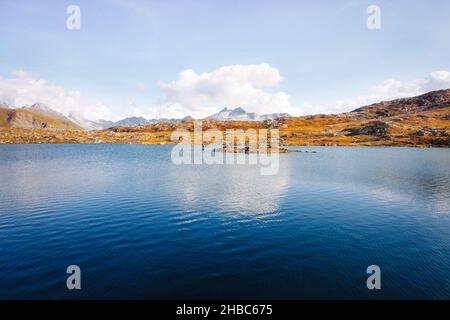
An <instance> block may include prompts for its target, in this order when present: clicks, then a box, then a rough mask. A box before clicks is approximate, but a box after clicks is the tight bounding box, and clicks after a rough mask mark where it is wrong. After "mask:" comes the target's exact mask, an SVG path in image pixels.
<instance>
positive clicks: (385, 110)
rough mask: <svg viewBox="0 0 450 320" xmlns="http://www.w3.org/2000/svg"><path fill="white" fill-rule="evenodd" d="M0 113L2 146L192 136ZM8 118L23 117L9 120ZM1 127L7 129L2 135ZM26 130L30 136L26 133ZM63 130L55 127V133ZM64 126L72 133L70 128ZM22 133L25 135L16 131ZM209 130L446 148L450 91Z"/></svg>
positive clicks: (162, 127)
mask: <svg viewBox="0 0 450 320" xmlns="http://www.w3.org/2000/svg"><path fill="white" fill-rule="evenodd" d="M0 110H2V111H1V112H2V113H0V143H36V142H48V143H54V142H80V143H92V142H97V143H99V142H100V143H104V142H107V143H117V142H120V143H172V142H171V140H170V136H171V133H172V132H173V131H174V130H175V129H177V128H182V129H187V130H193V120H192V119H185V120H183V121H176V122H171V121H165V122H158V123H151V124H146V125H141V126H128V125H126V126H117V127H114V128H110V129H106V130H97V131H69V130H60V131H55V130H51V129H52V128H54V127H55V124H53V123H51V122H50V121H49V120H46V121H44V119H42V117H43V115H42V114H39V117H37V116H36V115H34V114H33V115H29V114H27V115H26V116H25V115H22V113H24V112H28V113H32V112H34V111H32V110H23V109H15V110H11V109H6V108H3V109H1V108H0ZM11 112H16V113H17V112H19V113H21V115H20V116H19V117H16V116H14V115H13V116H12V117H10V116H9V115H11ZM5 114H6V116H5ZM15 117H16V118H15ZM24 117H25V118H26V120H23V118H24ZM33 117H34V118H33ZM36 117H37V118H36ZM10 118H11V119H10ZM21 119H22V120H21ZM51 119H54V117H51ZM59 121H61V120H59ZM5 123H6V127H7V128H3V129H2V128H1V127H5ZM12 124H13V125H12ZM30 124H31V128H33V129H32V130H30V129H29V128H30ZM61 125H62V124H61V123H60V122H58V127H59V128H60V127H61ZM65 125H68V126H70V127H71V128H73V125H74V124H73V123H72V124H70V123H68V124H67V123H66V124H65ZM24 127H28V129H20V130H19V129H14V128H24ZM34 128H40V129H34ZM211 128H216V129H218V130H221V131H225V130H226V129H238V128H241V129H244V130H245V129H250V128H255V129H258V128H267V129H272V128H277V129H279V132H280V138H281V143H282V144H284V145H312V146H335V145H336V146H417V147H450V90H441V91H435V92H430V93H427V94H424V95H421V96H417V97H413V98H405V99H398V100H393V101H387V102H380V103H376V104H372V105H369V106H365V107H362V108H358V109H356V110H354V111H352V112H347V113H342V114H334V115H312V116H303V117H280V118H277V119H268V120H264V121H242V120H240V121H232V120H231V121H230V120H218V119H207V120H203V129H204V130H207V129H211ZM75 130H76V129H75Z"/></svg>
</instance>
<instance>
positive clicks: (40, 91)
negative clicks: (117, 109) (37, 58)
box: [0, 70, 111, 120]
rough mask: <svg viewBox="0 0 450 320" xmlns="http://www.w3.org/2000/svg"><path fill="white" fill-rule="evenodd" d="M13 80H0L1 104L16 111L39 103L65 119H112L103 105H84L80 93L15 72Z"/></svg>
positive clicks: (18, 71) (21, 72) (25, 73)
mask: <svg viewBox="0 0 450 320" xmlns="http://www.w3.org/2000/svg"><path fill="white" fill-rule="evenodd" d="M12 76H13V77H12V78H9V79H5V78H2V77H0V102H5V103H7V104H9V105H12V106H16V107H22V106H25V105H32V104H34V103H36V102H40V103H44V104H46V105H47V106H49V107H50V108H52V109H53V110H55V111H58V112H61V113H62V114H64V115H69V114H70V113H73V114H76V115H78V116H82V117H84V118H86V119H90V120H97V119H108V118H110V116H111V111H110V109H109V108H108V107H107V106H105V105H104V104H102V103H99V102H97V103H83V102H82V101H81V94H80V92H79V91H74V90H67V89H65V88H64V87H61V86H57V85H53V84H50V83H48V82H47V81H46V80H44V79H39V78H38V77H37V76H35V75H32V74H30V73H28V72H26V71H24V70H16V71H14V72H13V73H12Z"/></svg>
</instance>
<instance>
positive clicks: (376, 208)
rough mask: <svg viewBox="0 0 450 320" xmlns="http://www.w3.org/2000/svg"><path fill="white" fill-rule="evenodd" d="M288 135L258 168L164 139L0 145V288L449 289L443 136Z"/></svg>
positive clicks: (65, 294) (124, 293)
mask: <svg viewBox="0 0 450 320" xmlns="http://www.w3.org/2000/svg"><path fill="white" fill-rule="evenodd" d="M300 149H303V150H306V149H313V150H316V151H317V153H314V154H313V153H292V154H283V155H280V169H279V173H278V174H276V175H273V176H262V175H260V170H259V167H258V166H255V165H215V166H207V165H181V166H175V165H174V164H172V162H171V159H170V151H171V146H156V145H101V144H100V145H72V144H66V145H0V179H1V180H0V298H8V299H9V298H16V299H17V298H18V299H22V298H34V299H47V298H50V299H53V298H64V299H80V298H81V299H88V298H255V299H257V298H325V299H326V298H363V299H379V298H382V299H383V298H384V299H387V298H399V299H401V298H430V299H449V298H450V150H448V149H413V148H363V147H362V148H359V147H358V148H350V147H349V148H344V147H334V148H333V147H311V148H300ZM72 264H76V265H79V266H80V267H81V271H82V279H81V281H82V290H80V291H76V290H73V291H69V290H67V289H66V278H67V276H68V275H67V274H66V268H67V266H69V265H72ZM369 265H379V266H380V268H381V285H382V289H381V290H377V291H370V290H368V289H367V287H366V279H367V277H368V275H367V274H366V269H367V267H368V266H369Z"/></svg>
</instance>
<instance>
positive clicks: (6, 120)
mask: <svg viewBox="0 0 450 320" xmlns="http://www.w3.org/2000/svg"><path fill="white" fill-rule="evenodd" d="M449 106H450V89H447V90H439V91H432V92H429V93H426V94H422V95H420V96H416V97H411V98H403V99H396V100H392V101H384V102H379V103H374V104H371V105H368V106H364V107H361V108H358V109H356V110H353V111H351V112H347V113H342V114H337V115H327V116H326V118H327V119H329V120H327V121H328V122H326V123H324V124H323V126H322V127H323V128H322V127H320V128H318V130H319V129H320V130H322V129H323V130H325V129H326V130H329V129H327V128H330V126H332V125H334V124H335V123H336V124H339V123H340V122H342V121H343V120H342V119H346V121H347V120H348V119H351V121H352V122H351V123H352V124H354V123H357V124H361V126H353V127H352V126H350V122H349V126H348V127H347V128H346V129H345V130H347V131H345V130H344V131H342V132H344V133H345V135H347V134H348V135H349V136H358V135H361V134H363V133H367V134H369V135H372V134H377V135H380V134H382V133H385V132H388V131H392V130H394V129H392V128H397V125H398V124H402V123H406V122H407V121H409V122H410V126H414V128H415V130H416V131H414V134H416V135H418V136H420V135H422V134H423V133H424V132H425V134H427V132H428V133H429V132H431V133H432V134H431V133H430V134H431V135H434V136H437V135H440V134H441V133H442V134H444V133H445V132H447V131H448V130H447V129H445V128H446V127H445V123H446V121H448V120H449V119H450V114H447V113H446V112H447V111H446V110H447V108H448V107H449ZM434 110H437V111H436V112H437V113H436V112H434ZM433 112H434V113H433ZM419 113H420V115H419ZM322 117H324V115H311V116H304V117H290V115H289V114H287V113H273V114H264V115H258V114H256V113H250V112H246V111H245V110H244V109H243V108H235V109H229V108H224V109H222V110H220V111H219V112H218V113H215V114H213V115H211V116H209V117H206V118H204V119H205V120H209V121H220V122H227V121H252V122H255V126H258V125H261V124H258V123H260V122H264V121H267V120H273V119H279V120H280V121H281V120H282V121H285V122H286V121H287V120H289V121H288V122H290V123H295V125H294V126H295V127H296V126H298V125H300V123H302V125H301V126H300V128H301V127H305V126H307V125H309V124H311V123H314V122H315V121H319V120H318V119H321V118H322ZM433 117H438V118H436V119H438V120H436V119H435V120H431V119H434V118H433ZM439 117H440V118H439ZM191 119H192V118H191V117H186V118H184V119H145V118H143V117H129V118H125V119H122V120H119V121H116V122H112V121H106V120H98V121H90V120H86V119H83V118H82V117H79V116H76V115H73V114H70V115H68V116H67V117H66V116H64V115H63V114H61V113H59V112H56V111H54V110H52V109H51V108H49V107H48V106H46V105H45V104H42V103H35V104H33V105H31V106H25V107H22V108H14V107H12V106H10V105H7V104H0V128H20V129H37V128H40V129H61V130H103V129H108V128H113V127H125V128H128V127H135V126H143V125H153V124H158V125H159V124H163V123H167V124H168V125H169V126H171V127H173V126H174V125H173V124H171V122H173V123H177V124H180V125H183V122H185V121H187V120H191ZM296 121H297V122H298V124H297V122H296ZM367 121H372V122H370V123H368V124H365V123H366V122H367ZM441 122H442V123H441ZM345 123H346V122H345ZM219 125H220V126H226V125H227V124H226V123H224V124H219ZM441 125H444V127H443V128H444V129H445V130H444V129H443V130H441V131H442V132H441V131H439V130H438V129H436V128H440V127H441ZM422 127H424V129H423V130H422ZM130 130H133V129H130ZM314 130H316V129H314ZM333 130H337V129H333ZM333 130H331V129H330V132H331V131H333ZM436 130H437V131H436ZM330 132H329V133H328V135H330V134H331V133H330ZM342 132H335V133H333V134H342ZM445 134H446V133H445ZM445 134H444V136H445ZM296 135H297V136H298V133H295V132H294V136H293V137H294V138H295V137H296ZM404 136H406V133H405V134H404ZM327 137H328V136H327ZM346 137H347V136H346ZM345 139H347V138H345ZM408 139H409V138H408Z"/></svg>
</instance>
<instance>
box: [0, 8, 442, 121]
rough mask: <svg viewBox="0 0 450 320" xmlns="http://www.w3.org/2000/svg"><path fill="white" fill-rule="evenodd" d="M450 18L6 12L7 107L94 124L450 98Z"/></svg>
mask: <svg viewBox="0 0 450 320" xmlns="http://www.w3.org/2000/svg"><path fill="white" fill-rule="evenodd" d="M72 4H75V5H78V6H79V7H80V9H81V29H80V30H69V29H68V28H67V27H66V22H67V19H68V18H69V14H67V13H66V9H67V7H68V6H69V5H72ZM373 4H375V5H378V6H379V8H380V9H381V29H379V30H370V29H368V28H367V25H366V21H367V18H368V17H369V16H370V14H368V13H367V8H368V6H369V5H373ZM449 14H450V2H449V1H440V0H385V1H384V0H371V1H365V0H360V1H357V0H323V1H300V0H296V1H294V0H291V1H287V0H286V1H283V0H280V1H275V0H273V1H265V0H258V1H256V0H246V1H243V0H241V1H233V0H228V1H208V0H189V1H186V0H179V1H162V0H158V1H150V0H89V1H88V0H71V1H65V0H61V1H54V0H40V1H32V0H0V30H1V31H0V43H1V45H2V54H1V59H0V103H1V102H6V103H8V104H11V105H16V106H22V105H25V104H32V103H34V102H43V103H45V104H47V105H49V106H50V107H52V108H54V109H56V110H58V111H61V112H63V113H65V114H68V113H76V114H78V115H81V116H84V117H86V118H89V119H92V120H95V119H99V118H105V119H113V120H115V119H118V118H122V117H125V116H132V115H134V116H145V117H148V118H159V117H177V118H178V117H183V116H186V115H191V116H194V117H203V116H207V115H210V114H212V113H214V112H217V111H218V110H220V109H222V108H224V107H233V108H234V107H238V106H240V107H243V108H244V109H246V110H247V111H252V112H257V113H261V114H263V113H269V112H270V113H271V112H289V113H291V114H293V115H303V114H314V113H331V112H333V113H335V112H342V111H349V110H351V109H353V108H355V107H357V106H360V105H364V104H367V103H371V102H376V101H380V100H385V99H392V98H397V97H404V96H411V95H416V94H420V93H423V92H426V91H430V90H434V89H440V88H448V87H450V60H449V58H448V57H449V56H450V20H449V19H448V16H449Z"/></svg>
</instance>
